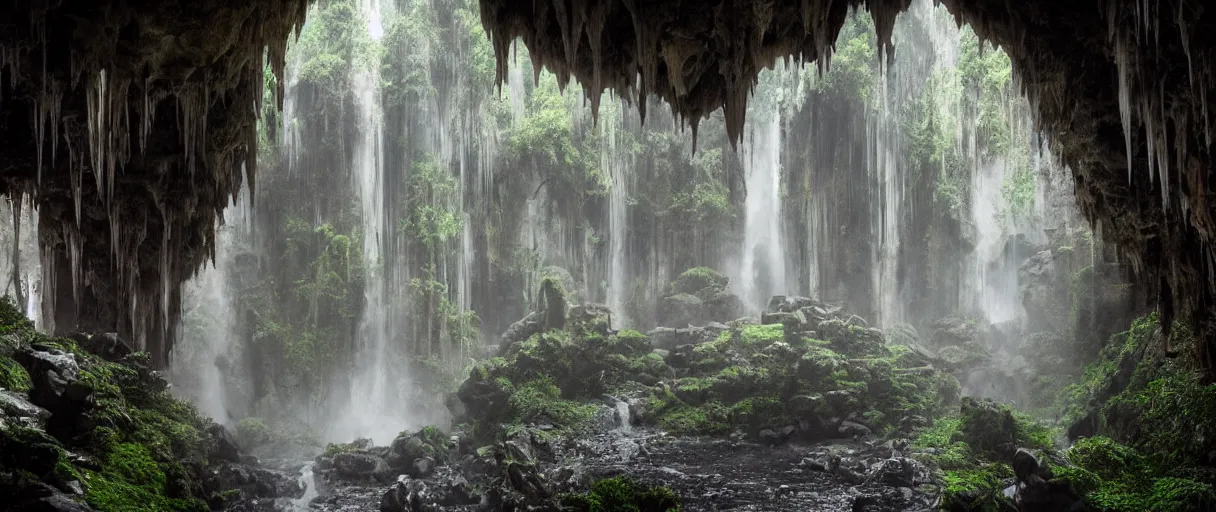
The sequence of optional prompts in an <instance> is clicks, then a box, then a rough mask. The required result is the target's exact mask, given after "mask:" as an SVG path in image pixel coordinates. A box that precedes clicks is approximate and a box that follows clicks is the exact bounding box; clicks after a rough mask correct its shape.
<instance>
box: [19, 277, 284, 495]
mask: <svg viewBox="0 0 1216 512" xmlns="http://www.w3.org/2000/svg"><path fill="white" fill-rule="evenodd" d="M0 319H3V321H4V322H5V323H4V324H3V325H0V338H3V339H5V340H7V341H6V342H5V344H6V345H8V348H7V349H6V350H4V351H3V353H2V354H0V367H2V368H5V369H6V371H5V375H6V378H7V380H8V381H9V382H8V384H9V385H12V384H13V383H14V382H16V383H17V384H18V385H15V386H12V387H11V388H10V391H8V392H7V393H12V392H13V391H11V390H28V391H29V395H28V396H23V395H6V396H9V397H10V398H22V399H25V400H28V402H29V403H30V404H32V405H34V406H37V407H39V408H42V409H46V410H48V411H49V412H50V413H51V416H50V417H49V418H48V419H47V421H46V424H45V430H44V429H43V428H41V426H42V425H41V424H40V422H38V421H31V422H18V421H8V420H7V419H6V420H4V421H2V422H0V423H3V424H2V425H0V495H3V496H28V495H30V494H29V493H28V492H26V491H27V490H29V489H44V488H45V486H48V485H49V486H50V488H52V489H56V491H55V492H58V493H65V494H63V495H58V494H56V495H55V496H54V497H51V498H47V497H46V496H45V495H44V494H45V493H43V495H40V496H33V497H31V499H32V500H34V501H38V502H39V503H42V505H38V504H35V503H32V502H31V503H26V504H22V503H7V504H11V505H13V506H16V507H17V508H18V509H22V507H27V506H30V507H32V506H45V503H44V502H45V500H46V499H55V500H60V499H66V500H79V501H82V502H84V503H87V505H88V506H90V507H92V508H93V509H96V510H99V511H103V512H105V511H130V510H166V511H185V510H191V511H203V510H208V509H209V508H210V507H209V503H210V504H212V505H222V504H223V503H224V502H225V501H227V500H228V498H225V497H221V496H219V495H220V494H225V496H227V495H228V494H231V493H229V491H232V492H233V493H235V494H234V495H233V496H236V495H239V494H240V493H241V491H240V490H236V489H232V488H230V487H226V486H225V485H224V484H223V483H222V482H218V479H219V477H218V476H217V475H219V474H220V473H221V472H220V471H219V470H213V469H212V468H215V467H217V466H219V467H224V465H226V464H229V462H226V461H227V460H231V459H233V458H235V457H234V453H233V451H234V449H235V446H234V445H233V444H232V443H231V439H229V438H219V437H217V435H218V433H220V432H223V429H222V428H219V427H218V426H216V425H214V424H213V423H211V422H209V421H207V420H205V419H204V418H202V417H200V416H199V414H198V412H197V411H196V410H195V409H194V408H193V407H192V406H190V405H189V404H187V403H184V402H182V401H180V400H178V399H177V398H176V397H174V396H173V395H172V394H170V393H169V391H168V383H167V382H166V381H165V380H164V379H163V378H162V377H161V376H160V374H159V373H158V372H156V371H153V370H152V369H151V368H150V366H149V358H148V356H147V354H145V353H132V354H129V355H126V356H125V357H121V358H119V359H117V360H115V361H110V360H106V359H104V358H102V357H100V356H98V355H97V354H93V353H90V352H88V351H85V350H83V349H82V348H80V347H79V346H78V345H77V344H76V343H75V342H74V341H72V340H70V339H65V338H53V337H49V336H46V335H44V334H41V333H38V332H37V331H35V330H34V329H33V324H32V323H30V322H28V321H27V320H25V319H24V318H23V317H22V316H21V314H20V310H18V309H17V308H16V307H15V306H14V305H13V304H12V303H11V302H10V301H7V300H5V301H3V302H0ZM106 356H107V357H112V358H113V357H115V356H116V353H115V352H114V351H109V352H107V354H106ZM17 368H22V370H17ZM22 375H24V376H22ZM27 379H28V380H27ZM5 403H6V404H8V405H6V406H5V407H4V414H5V417H6V418H11V416H9V414H10V413H12V412H13V409H14V407H11V406H13V404H15V403H17V402H16V400H6V401H5ZM19 415H20V414H19ZM34 416H39V415H38V414H37V413H35V414H34ZM246 476H248V475H246ZM237 480H238V479H233V480H232V481H231V482H229V483H232V482H235V481H237ZM240 480H242V481H245V482H249V481H251V478H248V477H245V478H242V479H240ZM271 490H272V491H274V490H275V489H274V486H271ZM79 492H82V495H75V494H74V493H79ZM39 493H41V491H39ZM35 494H38V493H35ZM264 497H268V498H273V497H275V496H264Z"/></svg>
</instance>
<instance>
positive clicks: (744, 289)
mask: <svg viewBox="0 0 1216 512" xmlns="http://www.w3.org/2000/svg"><path fill="white" fill-rule="evenodd" d="M757 117H758V118H754V119H751V120H749V122H748V124H747V125H746V126H745V127H744V138H743V142H742V143H741V144H740V145H739V156H740V158H741V160H742V162H743V172H744V173H745V174H746V183H747V199H746V200H745V204H744V212H745V218H744V231H743V252H742V254H741V255H740V261H741V263H742V264H741V267H740V269H739V270H740V272H739V276H738V280H739V289H740V292H741V293H742V295H743V298H744V300H745V301H746V303H747V304H748V305H749V306H750V307H752V308H756V309H759V308H762V307H764V305H765V304H767V303H768V298H769V297H770V296H771V295H773V294H775V293H782V292H784V291H785V287H786V286H787V283H786V280H785V279H786V277H785V248H784V246H783V244H782V236H781V231H782V228H781V222H782V217H781V195H780V190H781V115H780V114H779V113H778V111H777V109H776V107H775V105H773V106H772V107H771V108H765V109H764V110H763V111H761V112H759V116H757Z"/></svg>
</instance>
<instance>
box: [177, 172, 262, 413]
mask: <svg viewBox="0 0 1216 512" xmlns="http://www.w3.org/2000/svg"><path fill="white" fill-rule="evenodd" d="M251 218H252V217H251V212H250V210H249V189H248V188H242V190H241V192H240V194H239V195H238V196H237V197H236V199H235V201H234V202H233V204H231V205H230V206H228V208H226V209H225V210H224V216H223V219H224V220H223V223H222V224H220V225H219V226H217V235H216V244H215V261H214V262H213V263H208V264H205V265H204V267H203V268H202V269H200V270H199V273H198V275H196V276H195V277H194V279H192V280H190V281H189V282H187V283H186V285H185V286H184V289H183V300H182V302H183V307H182V324H183V329H181V330H180V331H181V332H182V338H183V339H182V340H181V342H180V343H178V344H177V345H176V347H175V348H174V350H173V352H172V354H171V356H170V357H171V360H170V365H169V367H170V372H169V378H170V380H171V381H172V382H173V383H174V386H173V388H172V389H173V390H174V391H175V392H177V393H180V394H182V395H184V398H188V399H189V400H191V401H192V402H193V403H194V404H195V405H196V406H197V407H198V409H199V411H200V412H202V413H203V414H205V415H207V416H209V417H211V418H212V419H214V420H215V421H216V422H219V423H223V424H228V425H229V426H232V424H233V423H234V422H235V421H236V420H237V419H239V416H241V415H242V413H243V412H244V410H245V408H246V406H247V400H246V397H244V396H243V391H244V384H245V383H246V382H248V380H249V378H250V376H249V374H248V373H247V372H246V371H245V370H244V369H245V366H244V365H243V364H242V362H243V361H244V360H245V358H246V355H247V354H246V347H245V346H243V345H242V344H241V343H240V340H242V339H243V337H242V336H241V333H240V332H239V329H238V328H237V323H236V320H237V318H239V316H240V315H239V314H238V309H237V304H236V301H238V300H239V297H240V295H241V293H242V292H243V290H242V289H241V288H240V283H246V282H247V281H246V279H243V278H244V277H246V276H244V274H245V273H246V271H245V269H244V268H242V266H241V265H240V263H239V259H240V256H241V255H242V254H245V251H246V250H247V249H248V247H249V246H250V243H251V230H250V228H251V224H250V221H251Z"/></svg>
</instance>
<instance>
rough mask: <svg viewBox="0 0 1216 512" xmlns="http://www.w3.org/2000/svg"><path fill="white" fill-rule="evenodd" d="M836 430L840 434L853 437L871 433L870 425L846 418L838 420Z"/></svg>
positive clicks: (866, 435)
mask: <svg viewBox="0 0 1216 512" xmlns="http://www.w3.org/2000/svg"><path fill="white" fill-rule="evenodd" d="M836 430H837V431H838V432H840V435H842V436H845V437H851V438H854V439H858V438H862V437H868V436H869V435H871V434H873V431H871V430H870V427H867V426H865V425H862V424H860V423H857V422H855V421H848V420H845V421H842V422H840V426H839V427H837V428H836Z"/></svg>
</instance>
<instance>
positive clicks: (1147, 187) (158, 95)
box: [0, 0, 1216, 366]
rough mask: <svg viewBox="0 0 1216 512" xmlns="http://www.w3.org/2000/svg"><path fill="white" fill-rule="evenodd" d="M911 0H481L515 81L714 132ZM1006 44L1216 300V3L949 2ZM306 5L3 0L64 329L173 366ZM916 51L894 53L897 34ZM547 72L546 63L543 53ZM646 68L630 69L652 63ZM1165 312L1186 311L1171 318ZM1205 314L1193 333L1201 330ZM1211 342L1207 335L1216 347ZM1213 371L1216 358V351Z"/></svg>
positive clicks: (1057, 138)
mask: <svg viewBox="0 0 1216 512" xmlns="http://www.w3.org/2000/svg"><path fill="white" fill-rule="evenodd" d="M909 3H910V2H909V0H867V1H864V2H862V1H860V0H803V1H799V2H794V1H758V2H740V1H738V0H697V1H683V2H639V1H637V0H599V1H585V2H567V1H565V0H561V1H554V2H550V1H536V2H513V1H507V0H482V2H481V6H482V20H483V23H484V24H485V25H486V27H487V29H488V31H489V32H490V34H491V38H492V40H493V43H494V47H495V51H496V56H497V60H498V78H499V80H500V81H502V80H503V79H505V77H506V73H505V71H506V66H507V52H508V48H509V44H510V42H511V41H512V40H513V39H515V38H516V37H519V38H522V40H523V42H524V44H525V45H526V46H527V48H528V49H529V51H530V53H531V56H532V59H533V60H534V61H535V62H536V63H538V64H543V65H544V66H545V67H548V68H549V69H551V70H553V71H554V72H555V73H557V75H558V77H559V79H560V80H562V81H563V82H564V81H568V80H569V79H570V78H574V79H575V80H576V81H577V82H579V83H581V84H583V85H584V86H585V87H587V88H588V89H589V90H591V91H593V92H592V93H591V94H590V95H589V98H590V99H591V100H592V102H596V101H598V98H599V91H600V90H603V89H613V90H616V91H618V92H620V93H621V94H622V95H623V96H625V97H626V98H630V99H634V100H635V101H634V104H635V105H637V107H638V108H640V109H644V108H645V102H643V101H636V99H637V98H638V97H640V96H642V95H646V94H655V95H658V96H660V97H662V98H663V99H664V100H665V101H666V102H667V103H668V104H670V105H671V107H672V109H673V111H675V112H676V113H677V114H678V115H680V116H681V117H683V118H684V119H685V120H686V121H687V122H688V123H689V124H690V126H691V127H692V129H693V130H695V129H696V126H697V122H698V121H699V120H700V119H702V118H704V117H705V116H707V115H708V114H709V113H710V112H712V111H713V110H715V109H717V108H719V107H723V108H724V109H725V113H726V119H727V124H728V127H729V129H728V134H729V136H730V137H731V139H732V140H737V139H738V138H739V136H740V134H741V131H742V125H743V122H744V113H745V112H746V102H747V99H748V93H749V91H751V90H752V88H753V87H754V86H755V84H756V77H757V74H758V73H759V71H760V70H761V69H763V68H764V67H767V66H770V65H772V64H773V63H774V62H775V61H776V60H778V59H782V58H788V57H793V58H795V59H801V60H804V61H811V60H817V61H818V63H819V64H820V65H830V53H831V44H832V42H833V41H834V40H835V39H836V36H837V33H838V32H839V30H840V28H841V26H842V25H843V24H844V21H845V19H846V16H847V13H848V9H849V8H850V7H864V8H866V9H868V10H869V11H870V12H871V14H872V15H873V17H874V20H875V28H876V30H877V32H878V36H879V41H880V43H882V44H883V46H889V42H890V34H891V31H892V26H893V24H894V19H895V17H896V15H897V14H898V13H900V12H901V11H903V10H905V9H906V8H907V7H908V5H909ZM943 3H944V4H946V5H947V7H949V8H950V9H951V11H952V12H953V13H954V14H955V15H956V16H957V18H958V20H959V22H960V23H968V24H971V25H973V26H974V27H975V28H976V31H977V33H979V35H980V36H981V37H983V38H985V39H987V40H989V41H992V42H994V43H997V44H999V45H1001V46H1002V47H1003V48H1004V49H1005V51H1006V52H1007V53H1008V54H1009V56H1010V57H1011V59H1012V61H1013V64H1014V69H1015V72H1016V73H1017V74H1019V75H1020V76H1021V78H1022V81H1023V88H1024V89H1025V92H1026V93H1027V94H1028V95H1029V96H1030V97H1031V99H1032V102H1033V103H1034V104H1035V106H1036V109H1037V111H1038V113H1039V115H1040V125H1041V126H1040V128H1041V129H1042V130H1043V132H1044V133H1045V134H1046V135H1047V136H1048V137H1049V138H1050V140H1051V143H1052V149H1053V152H1054V153H1055V154H1056V155H1058V156H1059V157H1060V158H1061V159H1062V160H1063V162H1064V163H1066V164H1067V165H1069V166H1070V167H1071V169H1072V170H1073V173H1074V178H1075V180H1076V185H1077V186H1076V189H1077V197H1078V201H1079V203H1080V205H1081V207H1082V209H1083V211H1084V212H1085V214H1086V215H1087V216H1088V218H1089V219H1090V220H1091V221H1093V222H1094V223H1095V224H1097V225H1099V226H1100V227H1101V230H1102V232H1103V235H1104V237H1106V238H1107V239H1111V240H1114V241H1116V242H1118V243H1120V244H1121V245H1122V247H1124V249H1125V252H1126V254H1127V255H1128V256H1130V257H1131V258H1132V260H1133V261H1134V262H1135V263H1136V264H1137V266H1138V267H1139V268H1141V269H1142V270H1145V271H1147V272H1146V273H1145V275H1146V276H1147V278H1148V279H1151V280H1159V281H1160V284H1161V289H1162V292H1163V293H1162V299H1163V300H1162V309H1163V312H1164V313H1165V314H1166V315H1167V316H1169V315H1172V314H1173V312H1174V311H1175V310H1177V311H1178V312H1179V313H1182V314H1185V315H1194V316H1195V318H1196V319H1197V320H1198V321H1199V322H1200V323H1201V324H1202V326H1207V325H1208V324H1209V323H1211V321H1212V320H1213V318H1216V312H1214V310H1213V298H1214V296H1213V292H1214V291H1216V270H1214V269H1213V267H1214V266H1216V252H1213V250H1212V248H1211V247H1210V246H1209V244H1208V243H1207V241H1208V240H1209V239H1210V238H1211V237H1212V236H1213V235H1216V222H1214V221H1213V215H1212V206H1211V204H1210V203H1209V197H1210V196H1211V194H1212V185H1211V184H1210V183H1209V180H1208V175H1209V172H1210V170H1211V149H1212V143H1211V132H1212V123H1213V120H1214V119H1216V116H1213V115H1211V114H1210V113H1209V112H1208V106H1207V97H1208V95H1209V93H1210V92H1212V91H1213V68H1212V66H1211V63H1212V62H1214V61H1213V47H1214V46H1216V40H1214V38H1216V36H1214V35H1213V33H1211V32H1210V31H1203V30H1200V27H1204V26H1206V25H1208V24H1210V23H1212V22H1213V21H1216V14H1213V13H1212V10H1211V9H1206V10H1205V9H1204V6H1203V3H1202V2H1199V1H1196V0H1171V1H1168V2H1160V3H1157V4H1154V5H1149V6H1145V5H1144V4H1143V3H1141V2H1136V1H1132V0H1112V1H1106V2H1099V1H1097V0H1087V1H1081V2H1071V3H1059V2H1051V1H1047V0H1030V1H1027V2H1021V3H1017V4H1010V3H1007V2H1004V1H997V0H944V1H943ZM306 7H307V1H306V0H258V1H256V2H226V1H222V0H199V1H193V2H182V1H175V0H170V1H162V2H152V1H140V0H137V1H133V2H124V3H120V2H107V1H103V2H82V1H59V2H50V1H49V0H23V1H18V2H14V3H10V4H8V5H6V6H3V7H0V20H6V21H5V22H3V23H2V24H0V74H2V75H3V77H0V78H2V80H3V85H2V86H0V91H3V103H2V106H0V130H2V133H0V135H2V136H3V137H4V140H5V142H6V143H5V145H4V147H3V148H0V165H2V167H0V168H2V169H3V175H2V177H0V187H2V188H0V192H3V193H4V194H7V195H9V196H21V195H28V196H32V197H33V198H34V199H35V200H36V201H37V204H38V206H39V208H40V210H41V214H40V219H41V220H40V223H41V226H40V237H41V240H40V243H41V245H42V248H43V259H44V265H43V267H44V268H46V269H47V272H48V274H49V275H48V276H47V279H45V280H44V282H45V283H47V285H48V286H49V289H50V290H54V292H53V293H45V294H44V295H45V296H46V302H47V304H45V305H44V311H54V312H55V315H54V322H55V327H56V328H58V329H60V330H69V329H76V328H80V329H90V328H97V329H107V330H112V329H117V330H118V331H119V332H120V333H123V334H125V335H127V336H130V337H132V338H134V339H135V342H136V344H138V345H140V346H142V347H144V348H147V349H149V350H151V351H152V352H153V354H154V358H155V361H156V363H157V364H163V362H164V361H165V355H166V354H167V351H168V348H169V347H168V342H167V341H166V340H170V339H172V330H173V325H174V324H175V323H176V317H177V316H178V312H179V310H180V305H179V304H180V294H179V292H178V288H179V285H180V283H181V282H183V281H184V280H185V279H186V278H187V277H189V276H190V275H191V274H192V273H193V272H194V271H195V269H197V268H198V267H199V265H200V264H202V263H203V262H204V261H205V260H206V259H207V257H208V256H209V255H210V254H211V253H212V252H213V246H214V225H215V222H216V220H218V219H219V217H220V212H221V211H222V209H223V207H224V206H225V205H226V204H228V202H229V201H230V200H231V198H232V197H233V196H235V193H236V191H237V190H238V189H239V187H240V185H241V183H242V181H243V180H244V179H246V178H248V179H250V180H251V184H252V178H253V176H254V173H255V167H256V166H255V163H254V158H253V156H254V154H255V152H256V151H255V148H256V145H257V131H256V127H255V126H256V125H255V120H256V117H257V115H258V112H259V106H258V104H259V102H260V100H261V98H262V90H263V87H264V86H265V85H266V84H267V83H277V81H273V80H270V79H268V77H266V76H265V75H264V73H263V69H264V67H263V59H264V58H268V59H269V62H270V63H271V67H272V69H274V70H275V71H276V72H278V71H280V70H281V69H282V65H283V55H284V48H285V44H286V41H287V38H288V37H289V36H290V33H291V31H292V29H293V28H294V27H295V26H297V25H298V24H299V23H301V22H302V21H303V18H304V13H305V10H306ZM888 51H898V48H888ZM538 67H539V66H538ZM639 76H640V78H636V77H639ZM1164 324H1165V325H1169V322H1168V321H1167V322H1164ZM1209 330H1210V329H1199V330H1198V332H1207V331H1209ZM1208 345H1209V343H1201V344H1200V346H1205V347H1206V346H1208ZM1205 357H1206V356H1205ZM1209 366H1210V365H1209Z"/></svg>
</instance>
